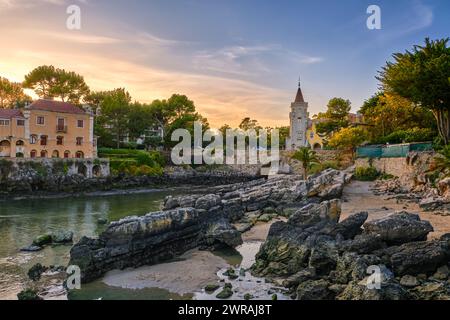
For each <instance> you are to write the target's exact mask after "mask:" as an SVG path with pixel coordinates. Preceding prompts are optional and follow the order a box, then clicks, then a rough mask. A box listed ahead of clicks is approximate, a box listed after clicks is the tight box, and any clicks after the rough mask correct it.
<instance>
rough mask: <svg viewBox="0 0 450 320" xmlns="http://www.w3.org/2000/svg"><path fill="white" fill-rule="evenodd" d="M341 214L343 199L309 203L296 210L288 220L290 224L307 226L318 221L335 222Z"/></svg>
mask: <svg viewBox="0 0 450 320" xmlns="http://www.w3.org/2000/svg"><path fill="white" fill-rule="evenodd" d="M340 216H341V201H340V200H338V199H334V200H330V201H324V202H322V203H320V204H314V203H311V204H308V205H307V206H305V207H303V208H301V209H300V210H298V211H296V212H295V213H294V214H293V215H292V216H291V217H290V218H289V220H288V223H289V224H293V225H296V226H299V227H303V228H306V227H308V226H312V225H315V224H316V223H319V222H322V221H326V222H331V223H333V224H335V223H337V222H338V221H339V218H340Z"/></svg>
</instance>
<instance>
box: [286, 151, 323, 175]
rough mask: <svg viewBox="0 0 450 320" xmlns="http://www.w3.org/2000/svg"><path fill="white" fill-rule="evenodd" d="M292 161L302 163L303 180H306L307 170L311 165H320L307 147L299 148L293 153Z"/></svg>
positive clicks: (314, 154) (313, 153)
mask: <svg viewBox="0 0 450 320" xmlns="http://www.w3.org/2000/svg"><path fill="white" fill-rule="evenodd" d="M292 159H294V160H297V161H300V162H301V163H302V168H303V177H304V178H305V180H306V179H308V169H310V168H311V166H312V165H313V164H318V163H320V162H319V159H318V158H317V155H316V153H315V152H314V151H313V150H311V149H310V148H307V147H301V148H300V149H298V150H297V151H295V153H294V154H293V155H292Z"/></svg>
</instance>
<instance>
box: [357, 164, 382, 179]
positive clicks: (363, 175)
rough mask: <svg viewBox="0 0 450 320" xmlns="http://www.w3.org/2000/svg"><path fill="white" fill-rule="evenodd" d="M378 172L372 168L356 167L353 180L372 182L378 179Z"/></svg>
mask: <svg viewBox="0 0 450 320" xmlns="http://www.w3.org/2000/svg"><path fill="white" fill-rule="evenodd" d="M378 176H379V172H378V171H377V169H375V168H374V167H357V168H356V169H355V178H356V180H359V181H374V180H376V179H377V178H378Z"/></svg>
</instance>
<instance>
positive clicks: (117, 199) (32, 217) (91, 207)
mask: <svg viewBox="0 0 450 320" xmlns="http://www.w3.org/2000/svg"><path fill="white" fill-rule="evenodd" d="M184 193H185V191H183V190H181V189H177V190H165V191H154V192H147V193H139V194H126V195H109V196H98V197H74V198H65V199H33V200H14V201H13V200H11V201H2V202H0V239H1V240H0V284H1V285H2V287H3V288H1V289H0V298H1V297H2V296H4V295H5V292H8V291H10V289H11V288H16V287H17V283H20V282H23V279H25V278H26V273H27V271H28V269H29V268H30V267H31V266H33V265H34V264H36V263H41V264H42V265H46V266H50V265H67V263H68V261H69V251H70V248H71V245H58V246H47V247H45V248H44V250H42V251H40V252H37V253H21V252H20V248H23V247H25V246H28V245H30V244H31V243H32V241H33V239H34V238H36V237H37V236H39V235H41V234H44V233H47V232H52V231H57V230H69V231H73V232H74V242H77V241H78V240H79V239H80V238H81V237H82V236H88V237H93V236H98V234H99V233H101V232H102V231H103V230H104V229H105V228H106V226H105V225H100V224H98V222H97V221H98V219H99V218H103V219H107V220H108V221H115V220H119V219H121V218H123V217H126V216H130V215H137V216H141V215H145V214H147V213H148V212H152V211H157V210H159V208H160V205H161V203H162V200H163V199H164V197H166V196H167V195H178V194H184Z"/></svg>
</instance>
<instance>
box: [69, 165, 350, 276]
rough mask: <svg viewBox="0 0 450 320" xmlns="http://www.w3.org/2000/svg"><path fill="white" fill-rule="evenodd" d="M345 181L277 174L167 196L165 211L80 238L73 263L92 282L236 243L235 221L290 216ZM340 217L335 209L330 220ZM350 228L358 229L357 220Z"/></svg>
mask: <svg viewBox="0 0 450 320" xmlns="http://www.w3.org/2000/svg"><path fill="white" fill-rule="evenodd" d="M346 181H348V175H347V174H346V173H344V172H340V171H336V170H326V171H324V172H322V173H321V174H319V175H316V176H313V177H310V178H309V180H308V181H302V180H300V178H299V177H298V176H278V177H274V178H270V179H260V180H254V181H250V182H242V183H237V184H232V185H226V186H219V187H215V188H211V189H210V191H211V192H212V193H211V194H208V195H191V196H183V197H167V198H166V200H165V202H164V205H163V210H164V211H160V212H153V213H149V214H147V215H145V216H143V217H128V218H125V219H122V220H120V221H118V222H112V223H111V224H110V225H109V226H108V228H107V229H106V231H104V232H103V233H102V234H101V235H100V236H99V238H97V239H89V238H82V239H81V240H80V242H79V243H77V244H76V245H75V246H74V247H73V248H72V250H71V260H70V264H71V265H78V266H79V267H80V269H81V277H82V281H83V282H89V281H92V280H94V279H96V278H98V277H100V276H101V275H103V274H104V273H105V272H107V271H109V270H112V269H123V268H127V267H138V266H142V265H146V264H154V263H159V262H162V261H165V260H169V259H172V258H174V257H176V256H178V255H181V254H182V253H184V252H186V251H187V250H190V249H193V248H196V247H200V248H203V249H205V248H217V247H219V246H229V247H235V246H237V245H240V244H241V243H242V239H241V232H239V231H238V230H237V229H236V228H235V227H234V226H233V225H232V224H231V223H232V222H237V223H238V225H240V226H241V227H242V226H246V227H245V228H243V229H244V230H245V229H248V228H249V227H251V226H252V225H253V224H254V223H255V222H256V221H258V218H259V217H260V216H261V215H263V214H268V213H267V212H273V215H275V214H280V215H285V216H289V215H290V214H291V213H292V212H293V211H294V208H295V210H298V209H299V208H301V207H303V206H304V204H306V203H308V202H310V201H313V202H319V201H321V200H323V199H325V198H329V197H333V196H334V195H335V194H336V189H343V187H344V184H345V183H346ZM322 184H324V185H322ZM311 188H313V189H314V190H315V191H314V192H312V193H311V192H309V191H310V189H311ZM338 193H339V192H338ZM327 203H329V207H320V209H319V210H318V211H317V215H319V216H320V215H327V214H331V215H332V214H333V212H335V211H336V210H337V206H336V202H335V201H330V202H327ZM338 217H339V215H338V214H337V213H334V217H330V219H334V220H336V219H337V218H338ZM318 219H320V218H318ZM243 229H241V230H243ZM347 229H348V233H349V234H353V233H354V230H353V229H354V225H353V224H352V225H351V226H349V227H348V228H347ZM347 229H346V230H347ZM323 245H324V246H326V243H324V244H323ZM315 256H317V265H318V266H319V265H320V266H321V267H319V269H320V268H324V269H327V268H330V267H332V266H330V265H329V264H328V262H327V261H323V260H326V259H325V258H324V259H322V257H321V256H320V254H319V252H318V253H317V254H316V255H315Z"/></svg>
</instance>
